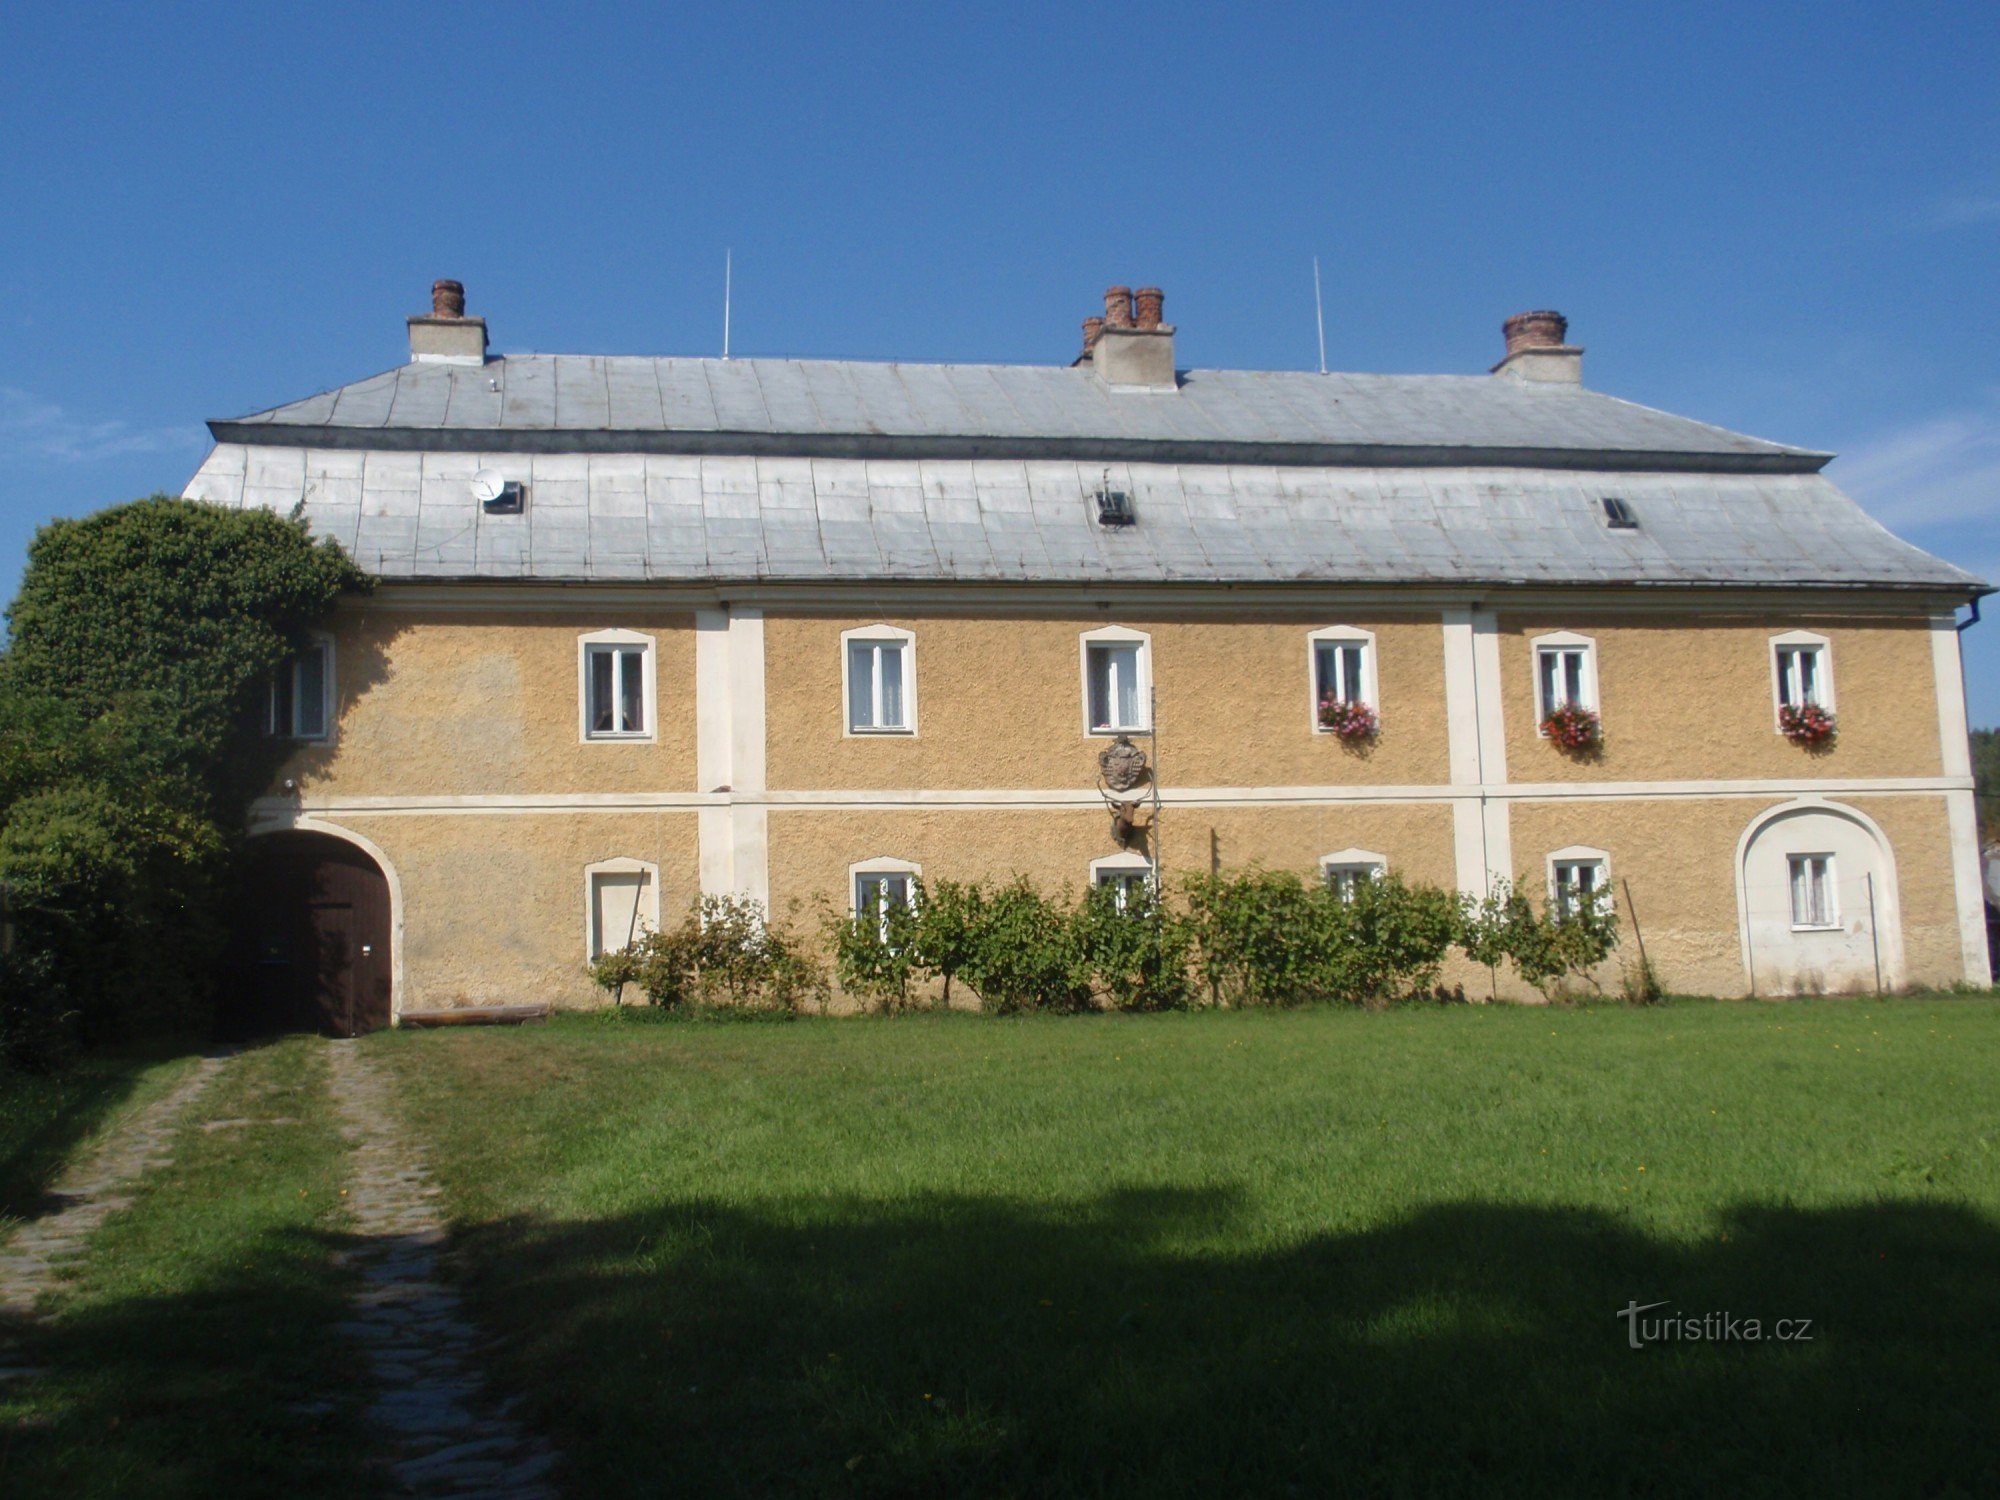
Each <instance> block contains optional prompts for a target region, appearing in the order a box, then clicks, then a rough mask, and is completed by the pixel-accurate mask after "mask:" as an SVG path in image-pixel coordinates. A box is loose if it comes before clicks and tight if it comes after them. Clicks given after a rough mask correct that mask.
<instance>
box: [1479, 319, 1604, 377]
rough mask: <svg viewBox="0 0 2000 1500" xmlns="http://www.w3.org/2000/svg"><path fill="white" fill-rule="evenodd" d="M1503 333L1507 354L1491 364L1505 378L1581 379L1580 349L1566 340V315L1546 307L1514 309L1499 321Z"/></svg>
mask: <svg viewBox="0 0 2000 1500" xmlns="http://www.w3.org/2000/svg"><path fill="white" fill-rule="evenodd" d="M1500 331H1501V332H1502V333H1503V334H1505V335H1506V337H1507V357H1506V358H1505V359H1503V360H1501V361H1500V363H1499V364H1497V365H1495V366H1494V367H1493V373H1494V374H1495V375H1504V376H1505V377H1506V378H1507V379H1509V380H1527V381H1536V382H1545V383H1548V384H1552V385H1581V384H1582V383H1583V350H1582V349H1580V348H1578V347H1577V346H1576V345H1575V344H1571V343H1569V342H1567V340H1568V338H1569V319H1568V318H1565V317H1564V316H1563V315H1562V314H1561V313H1559V312H1550V311H1549V310H1547V309H1546V308H1544V309H1540V310H1538V311H1535V312H1524V313H1515V314H1514V316H1513V317H1511V318H1509V319H1508V320H1507V321H1506V322H1504V323H1502V324H1501V325H1500Z"/></svg>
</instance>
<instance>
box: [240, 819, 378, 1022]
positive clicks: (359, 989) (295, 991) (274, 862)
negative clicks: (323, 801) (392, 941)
mask: <svg viewBox="0 0 2000 1500" xmlns="http://www.w3.org/2000/svg"><path fill="white" fill-rule="evenodd" d="M237 910H238V913H239V921H238V928H237V942H236V963H235V965H234V967H235V970H236V973H235V983H234V984H233V985H232V986H231V989H232V991H233V993H232V994H231V995H230V996H229V997H228V1004H227V1007H226V1014H225V1018H224V1021H225V1025H226V1026H227V1027H228V1029H229V1030H230V1031H232V1032H234V1033H237V1034H256V1033H262V1032H271V1031H317V1032H321V1033H324V1034H326V1035H330V1036H360V1035H361V1034H362V1033H363V1032H368V1031H374V1030H376V1029H377V1028H379V1027H383V1026H387V1025H388V1024H389V1006H390V995H389V989H390V954H389V881H388V878H387V877H386V876H385V875H384V874H383V873H382V870H381V868H380V867H379V866H378V865H377V864H376V863H375V861H374V860H372V859H370V858H369V857H368V855H367V854H366V853H365V852H364V851H363V850H361V849H358V848H356V847H355V846H354V845H352V844H350V843H348V842H346V841H345V840H343V839H337V838H334V837H332V836H331V835H328V834H324V833H305V832H299V831H292V832H286V833H274V834H268V835H265V836H262V837H259V838H255V839H252V840H251V841H250V846H249V850H248V853H247V857H246V861H245V868H244V888H243V895H242V901H241V904H240V905H239V906H238V908H237Z"/></svg>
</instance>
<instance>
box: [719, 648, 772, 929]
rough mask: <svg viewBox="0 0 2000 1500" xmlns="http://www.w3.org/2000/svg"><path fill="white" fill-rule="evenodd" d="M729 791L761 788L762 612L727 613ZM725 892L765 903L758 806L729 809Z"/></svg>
mask: <svg viewBox="0 0 2000 1500" xmlns="http://www.w3.org/2000/svg"><path fill="white" fill-rule="evenodd" d="M729 691H730V702H729V759H730V770H731V771H732V772H733V773H734V774H733V776H732V777H731V780H730V783H729V785H730V790H731V792H732V793H733V794H734V795H736V796H746V795H747V796H756V795H758V794H761V793H762V792H763V791H764V790H765V785H764V612H763V611H762V610H761V609H742V608H738V609H735V610H732V611H731V612H730V615H729ZM730 843H731V846H732V851H733V852H732V854H731V864H732V866H733V869H732V872H731V875H732V881H731V889H732V890H734V891H735V892H736V894H738V895H741V896H748V897H749V898H750V899H751V900H753V901H761V902H762V903H763V904H764V908H765V910H766V911H768V910H769V909H770V905H771V837H770V815H769V814H768V813H767V812H766V811H765V810H764V808H763V807H762V806H760V805H759V806H741V805H739V806H734V807H732V808H730Z"/></svg>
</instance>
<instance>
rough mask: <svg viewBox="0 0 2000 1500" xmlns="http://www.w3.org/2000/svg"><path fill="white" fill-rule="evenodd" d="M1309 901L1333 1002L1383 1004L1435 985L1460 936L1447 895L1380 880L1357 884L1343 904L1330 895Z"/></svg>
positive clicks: (1323, 892) (1455, 906)
mask: <svg viewBox="0 0 2000 1500" xmlns="http://www.w3.org/2000/svg"><path fill="white" fill-rule="evenodd" d="M1314 895H1315V897H1316V905H1317V907H1318V909H1319V911H1320V912H1322V913H1323V914H1324V919H1325V920H1324V923H1323V927H1322V928H1321V929H1320V930H1321V931H1323V932H1324V939H1323V941H1325V942H1326V945H1327V946H1326V953H1325V956H1324V957H1323V958H1322V959H1321V960H1320V962H1321V964H1322V966H1323V969H1324V973H1325V975H1326V979H1325V983H1324V988H1325V990H1326V992H1327V993H1328V994H1330V995H1331V996H1332V997H1333V998H1335V999H1340V1000H1347V1001H1353V1002H1356V1003H1361V1004H1380V1003H1383V1002H1386V1001H1389V1000H1394V999H1399V998H1402V997H1404V996H1407V995H1411V994H1415V993H1418V992H1422V991H1427V990H1430V989H1431V988H1433V987H1434V986H1435V985H1436V983H1437V977H1438V972H1439V970H1441V969H1442V968H1443V966H1444V960H1445V956H1446V955H1447V954H1448V953H1449V952H1450V951H1451V946H1452V943H1453V942H1454V941H1455V940H1456V939H1457V937H1458V900H1457V897H1456V896H1455V895H1453V894H1452V893H1451V892H1448V891H1441V890H1439V889H1437V888H1436V887H1435V886H1424V885H1409V884H1406V883H1405V882H1404V881H1403V880H1401V879H1400V878H1399V877H1397V876H1395V875H1382V876H1378V877H1377V878H1375V879H1373V880H1362V881H1359V882H1357V883H1356V884H1355V887H1354V892H1353V894H1352V896H1350V897H1348V898H1347V899H1345V900H1343V899H1341V897H1340V895H1339V894H1338V893H1336V892H1334V891H1331V890H1317V891H1315V892H1314Z"/></svg>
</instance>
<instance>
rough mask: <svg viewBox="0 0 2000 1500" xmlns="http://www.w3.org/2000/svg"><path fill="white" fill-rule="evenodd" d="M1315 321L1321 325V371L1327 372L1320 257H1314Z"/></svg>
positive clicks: (1322, 372)
mask: <svg viewBox="0 0 2000 1500" xmlns="http://www.w3.org/2000/svg"><path fill="white" fill-rule="evenodd" d="M1313 321H1314V322H1315V323H1317V324H1318V325H1319V372H1320V374H1322V375H1324V374H1325V373H1326V304H1325V303H1323V302H1321V301H1320V296H1319V257H1318V256H1317V255H1315V256H1314V257H1313Z"/></svg>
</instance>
